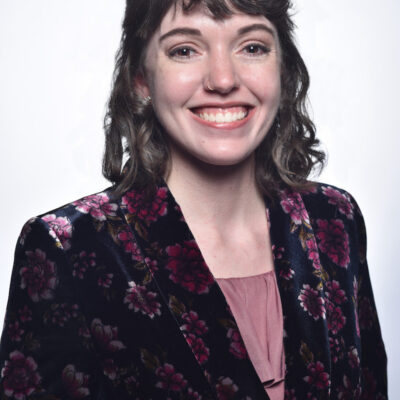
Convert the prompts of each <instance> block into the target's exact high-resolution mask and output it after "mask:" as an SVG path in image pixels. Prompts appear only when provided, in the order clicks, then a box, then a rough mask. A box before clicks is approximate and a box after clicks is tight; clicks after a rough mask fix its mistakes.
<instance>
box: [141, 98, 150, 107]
mask: <svg viewBox="0 0 400 400" xmlns="http://www.w3.org/2000/svg"><path fill="white" fill-rule="evenodd" d="M143 103H144V104H145V105H146V106H148V105H150V104H151V96H147V97H144V98H143Z"/></svg>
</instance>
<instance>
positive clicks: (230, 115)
mask: <svg viewBox="0 0 400 400" xmlns="http://www.w3.org/2000/svg"><path fill="white" fill-rule="evenodd" d="M251 110H252V108H250V107H248V106H234V107H224V108H222V107H198V108H193V109H191V110H190V111H191V112H192V113H193V116H194V117H195V119H196V120H198V121H202V122H204V123H205V124H207V125H212V126H217V127H228V126H232V127H233V125H235V126H236V125H237V124H238V123H243V122H245V121H246V120H247V117H248V116H249V114H251Z"/></svg>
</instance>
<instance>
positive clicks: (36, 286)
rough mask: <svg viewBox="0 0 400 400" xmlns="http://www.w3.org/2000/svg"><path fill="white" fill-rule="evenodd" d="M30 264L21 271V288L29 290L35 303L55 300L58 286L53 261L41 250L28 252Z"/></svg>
mask: <svg viewBox="0 0 400 400" xmlns="http://www.w3.org/2000/svg"><path fill="white" fill-rule="evenodd" d="M26 255H27V257H28V259H29V264H28V265H27V266H24V267H22V268H21V269H20V271H19V274H20V275H21V288H22V289H25V288H26V289H27V291H28V294H29V296H30V298H31V299H32V300H33V301H34V302H38V301H40V300H49V299H52V298H53V293H54V289H55V288H56V286H57V269H56V265H55V263H54V262H53V261H50V260H49V259H47V256H46V253H45V252H44V251H42V250H40V249H36V250H35V251H27V252H26Z"/></svg>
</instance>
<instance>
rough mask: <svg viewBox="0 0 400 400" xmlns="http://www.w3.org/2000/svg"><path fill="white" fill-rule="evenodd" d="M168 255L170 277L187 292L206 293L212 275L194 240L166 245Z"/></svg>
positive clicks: (211, 281)
mask: <svg viewBox="0 0 400 400" xmlns="http://www.w3.org/2000/svg"><path fill="white" fill-rule="evenodd" d="M166 252H167V254H168V256H169V258H168V262H167V268H168V269H169V270H170V271H171V274H170V275H169V277H170V279H171V280H172V281H173V282H175V283H177V284H179V285H181V286H183V287H184V288H185V289H187V290H188V291H189V292H194V293H197V294H204V293H208V291H209V287H210V285H211V284H212V283H213V282H214V280H213V277H212V275H211V273H210V271H209V269H208V267H207V265H206V263H205V262H204V260H203V257H202V255H201V253H200V250H199V248H198V247H197V244H196V243H195V241H194V240H191V241H186V242H184V245H183V247H182V246H181V245H179V244H176V245H175V246H168V247H167V249H166Z"/></svg>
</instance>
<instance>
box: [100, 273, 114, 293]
mask: <svg viewBox="0 0 400 400" xmlns="http://www.w3.org/2000/svg"><path fill="white" fill-rule="evenodd" d="M113 277H114V274H102V275H101V276H99V278H98V279H97V283H98V285H99V286H101V287H104V288H107V289H108V288H109V287H111V284H112V278H113Z"/></svg>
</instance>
